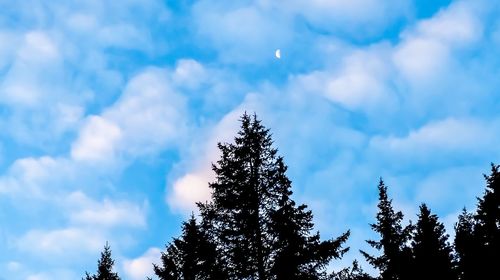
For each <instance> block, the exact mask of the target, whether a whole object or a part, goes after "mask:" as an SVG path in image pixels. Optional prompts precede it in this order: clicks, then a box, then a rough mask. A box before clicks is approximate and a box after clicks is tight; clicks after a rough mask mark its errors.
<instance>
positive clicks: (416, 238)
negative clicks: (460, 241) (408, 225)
mask: <svg viewBox="0 0 500 280" xmlns="http://www.w3.org/2000/svg"><path fill="white" fill-rule="evenodd" d="M412 251H413V257H414V266H413V274H412V275H413V276H414V277H415V279H440V280H456V279H457V275H456V273H455V269H454V260H453V255H452V248H451V246H450V245H449V243H448V235H447V234H446V233H445V229H444V225H443V224H442V223H440V222H439V221H438V217H437V216H436V215H435V214H431V211H430V210H429V208H428V207H427V206H426V205H425V204H422V205H421V206H420V213H419V215H418V222H417V224H416V226H415V233H414V235H413V240H412Z"/></svg>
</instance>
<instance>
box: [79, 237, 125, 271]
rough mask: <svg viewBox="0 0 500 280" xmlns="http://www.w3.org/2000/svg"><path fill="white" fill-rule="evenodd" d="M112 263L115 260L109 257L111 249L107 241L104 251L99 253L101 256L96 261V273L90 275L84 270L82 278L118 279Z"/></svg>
mask: <svg viewBox="0 0 500 280" xmlns="http://www.w3.org/2000/svg"><path fill="white" fill-rule="evenodd" d="M114 264H115V261H114V260H113V258H111V249H110V247H109V245H108V243H106V245H105V246H104V251H103V252H102V253H101V258H100V259H99V261H98V263H97V274H95V275H92V276H91V275H89V273H88V272H86V273H85V274H86V276H85V277H84V278H83V280H120V277H118V274H117V273H115V272H113V266H114Z"/></svg>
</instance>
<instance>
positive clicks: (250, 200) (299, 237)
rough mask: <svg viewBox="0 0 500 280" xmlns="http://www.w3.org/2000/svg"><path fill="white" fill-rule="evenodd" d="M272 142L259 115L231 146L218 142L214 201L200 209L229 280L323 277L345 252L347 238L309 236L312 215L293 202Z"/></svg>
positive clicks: (246, 119)
mask: <svg viewBox="0 0 500 280" xmlns="http://www.w3.org/2000/svg"><path fill="white" fill-rule="evenodd" d="M272 144H273V141H272V139H271V135H270V133H269V130H268V129H266V128H265V127H264V126H263V125H262V124H261V122H260V121H259V120H257V117H256V116H255V115H254V116H249V115H247V114H244V115H243V116H242V118H241V130H240V131H239V132H238V135H237V136H236V137H235V141H234V143H224V144H222V143H219V144H218V147H219V149H220V151H221V154H222V155H221V159H220V160H219V161H218V162H217V164H215V165H213V167H212V169H213V170H214V172H215V173H216V179H215V181H214V182H212V183H211V184H209V186H210V188H211V190H212V200H211V201H210V202H208V203H204V204H199V205H198V206H199V207H200V213H201V215H202V217H203V224H205V225H207V230H208V232H209V233H210V236H212V237H213V238H214V239H215V241H216V243H217V246H218V250H219V252H220V253H221V258H222V262H223V263H224V264H225V265H226V271H227V273H228V275H229V277H230V279H238V280H242V279H258V280H264V279H283V277H291V278H286V279H298V278H297V277H302V276H300V275H304V273H305V272H306V271H308V272H309V273H310V274H312V275H316V276H318V275H323V274H324V273H322V272H321V271H322V270H323V269H324V267H325V265H326V264H327V263H328V262H329V261H330V259H331V258H332V257H338V256H340V255H341V254H342V252H343V251H342V249H341V245H342V243H343V241H344V240H345V238H347V237H345V236H341V237H340V238H339V239H337V240H328V241H324V242H321V241H320V240H319V235H318V234H315V235H314V234H310V231H311V229H312V227H313V224H312V214H311V213H310V211H307V210H306V208H305V206H298V207H297V206H296V205H295V202H293V201H292V200H291V198H290V196H291V194H292V192H291V182H290V180H289V179H288V178H287V176H286V174H285V172H286V166H285V164H284V163H283V158H282V157H280V156H278V155H277V150H276V149H275V148H273V147H272ZM285 265H286V269H287V270H290V271H291V272H290V273H291V274H286V273H285V270H284V269H282V268H283V267H284V266H285ZM283 274H285V275H286V276H285V275H283ZM278 277H279V278H278ZM301 279H316V278H314V276H311V278H301Z"/></svg>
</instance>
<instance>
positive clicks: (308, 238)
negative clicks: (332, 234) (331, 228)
mask: <svg viewBox="0 0 500 280" xmlns="http://www.w3.org/2000/svg"><path fill="white" fill-rule="evenodd" d="M306 209H307V206H306V205H300V206H298V207H297V206H295V202H294V201H293V200H291V199H290V198H289V197H288V195H284V196H283V198H282V200H281V201H280V203H279V209H278V210H277V211H275V212H273V213H272V215H271V217H272V227H271V231H272V234H274V235H275V236H276V238H275V239H276V242H275V243H274V244H273V245H274V246H273V252H274V255H275V257H274V262H273V266H272V268H271V272H272V275H273V276H275V278H273V279H276V280H294V279H303V280H307V279H311V280H312V279H325V278H326V277H327V274H326V271H325V268H326V266H327V265H328V263H329V262H330V261H331V259H332V258H340V257H341V256H342V255H343V254H344V253H345V252H346V251H347V250H348V249H341V246H342V244H343V243H344V242H345V241H347V238H348V236H349V232H346V233H344V234H343V235H342V236H340V237H338V238H337V239H336V240H326V241H321V240H320V235H319V233H315V234H311V231H312V230H313V227H314V224H313V222H312V218H313V216H312V212H311V211H309V210H306Z"/></svg>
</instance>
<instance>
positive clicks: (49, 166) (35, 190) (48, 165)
mask: <svg viewBox="0 0 500 280" xmlns="http://www.w3.org/2000/svg"><path fill="white" fill-rule="evenodd" d="M54 174H57V176H54ZM72 174H73V172H72V167H71V164H70V162H68V161H66V160H65V159H62V158H52V157H49V156H43V157H40V158H31V157H29V158H22V159H18V160H16V161H15V162H14V163H13V164H12V165H11V166H10V167H9V169H8V171H7V173H6V174H5V175H3V176H1V177H0V193H8V194H16V195H21V196H24V197H39V198H47V197H50V192H49V190H48V189H47V188H46V187H48V188H50V189H51V190H54V188H57V187H58V186H59V184H60V183H61V181H66V180H67V179H69V178H71V177H72Z"/></svg>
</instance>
